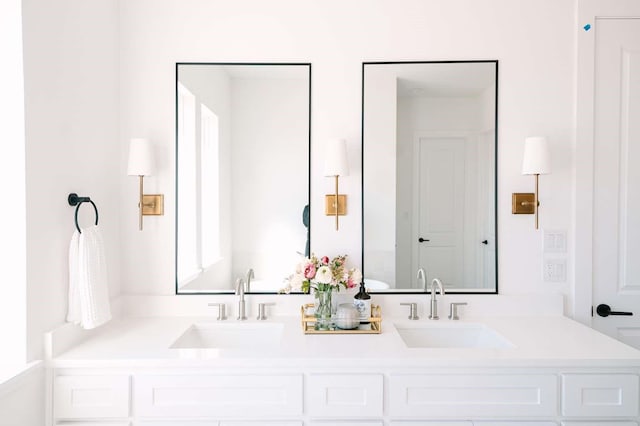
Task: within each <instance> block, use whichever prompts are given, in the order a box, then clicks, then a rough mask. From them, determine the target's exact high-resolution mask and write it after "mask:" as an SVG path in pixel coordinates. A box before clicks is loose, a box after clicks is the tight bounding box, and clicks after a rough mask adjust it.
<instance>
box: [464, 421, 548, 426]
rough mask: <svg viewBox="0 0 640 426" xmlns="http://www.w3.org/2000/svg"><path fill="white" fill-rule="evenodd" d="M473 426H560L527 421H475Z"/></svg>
mask: <svg viewBox="0 0 640 426" xmlns="http://www.w3.org/2000/svg"><path fill="white" fill-rule="evenodd" d="M473 426H558V423H556V422H527V421H506V422H505V421H497V422H492V421H481V422H478V421H474V422H473Z"/></svg>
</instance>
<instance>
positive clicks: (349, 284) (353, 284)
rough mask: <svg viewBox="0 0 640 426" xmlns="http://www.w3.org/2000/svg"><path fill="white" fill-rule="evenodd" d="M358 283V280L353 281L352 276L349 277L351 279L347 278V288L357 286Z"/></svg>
mask: <svg viewBox="0 0 640 426" xmlns="http://www.w3.org/2000/svg"><path fill="white" fill-rule="evenodd" d="M357 285H358V284H356V282H355V281H353V280H352V279H351V278H349V279H348V280H347V288H354V287H356V286H357Z"/></svg>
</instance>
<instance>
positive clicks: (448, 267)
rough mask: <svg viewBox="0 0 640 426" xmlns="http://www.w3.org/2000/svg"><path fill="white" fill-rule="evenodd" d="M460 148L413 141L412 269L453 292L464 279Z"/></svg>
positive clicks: (455, 142) (460, 141) (440, 141)
mask: <svg viewBox="0 0 640 426" xmlns="http://www.w3.org/2000/svg"><path fill="white" fill-rule="evenodd" d="M466 145H467V144H466V140H465V138H459V137H458V138H456V137H450V138H447V137H437V136H434V137H426V136H425V137H419V138H417V143H416V150H417V155H416V156H415V158H416V160H417V161H418V164H416V166H415V167H414V174H415V176H416V181H415V183H414V188H416V191H417V193H416V195H415V196H414V197H413V200H414V215H413V217H414V225H413V227H414V229H415V232H414V235H415V238H414V239H413V241H412V242H411V246H412V248H413V252H414V253H415V256H416V261H415V262H414V266H413V268H412V270H417V269H418V268H424V269H425V272H426V276H427V283H429V282H431V280H432V279H433V278H439V279H440V280H441V281H442V283H443V284H444V285H445V286H446V287H454V286H455V285H456V283H458V285H459V283H461V282H462V281H463V278H464V264H465V262H464V250H463V247H464V228H465V217H464V205H465V197H466V191H465V146H466ZM397 253H398V255H400V256H402V255H403V253H402V251H401V250H400V249H398V250H397Z"/></svg>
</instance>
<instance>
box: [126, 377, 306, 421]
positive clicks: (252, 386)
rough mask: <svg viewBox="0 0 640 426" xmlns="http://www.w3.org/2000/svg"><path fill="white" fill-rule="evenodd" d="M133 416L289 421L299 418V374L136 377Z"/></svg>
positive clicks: (300, 399)
mask: <svg viewBox="0 0 640 426" xmlns="http://www.w3.org/2000/svg"><path fill="white" fill-rule="evenodd" d="M134 395H135V416H136V417H140V418H145V417H161V418H162V417H180V418H194V417H220V418H229V417H231V418H233V417H235V418H243V417H244V418H246V417H249V418H258V419H268V418H274V417H275V418H287V417H295V416H301V415H302V375H301V374H291V375H287V374H283V375H240V374H238V375H228V374H197V373H196V374H188V375H186V374H179V375H178V374H176V375H147V374H141V375H135V376H134Z"/></svg>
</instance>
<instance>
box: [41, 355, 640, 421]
mask: <svg viewBox="0 0 640 426" xmlns="http://www.w3.org/2000/svg"><path fill="white" fill-rule="evenodd" d="M356 361H357V360H356ZM356 361H354V362H356ZM354 370H355V371H354ZM639 372H640V369H638V368H634V367H629V368H612V367H609V368H597V367H594V368H588V367H581V368H552V367H547V368H534V367H519V368H514V367H512V368H508V369H507V368H504V369H501V368H482V367H475V368H472V367H467V368H461V369H452V368H446V369H439V368H418V367H415V368H411V367H409V368H402V369H394V368H389V367H379V368H375V367H367V368H356V367H354V366H353V365H351V366H341V367H327V368H322V369H320V368H318V367H317V366H309V367H304V366H302V367H301V366H296V367H280V368H278V369H277V370H274V369H270V368H268V367H267V366H265V367H264V368H256V367H253V368H241V367H207V368H205V367H186V366H184V365H181V366H180V367H170V366H167V367H153V368H144V367H139V366H138V367H131V368H124V367H122V366H120V367H118V368H113V369H108V368H104V369H103V368H93V369H88V368H86V363H85V364H83V366H82V368H81V367H78V368H72V367H68V366H67V367H65V368H62V369H54V370H53V372H52V383H53V386H52V389H53V394H52V398H51V401H52V404H53V410H52V411H53V419H52V421H51V422H50V423H49V425H55V426H71V425H72V426H275V425H277V426H417V425H420V426H560V425H562V426H640V417H639V416H640V413H639V405H640V392H639V387H640V378H639Z"/></svg>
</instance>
